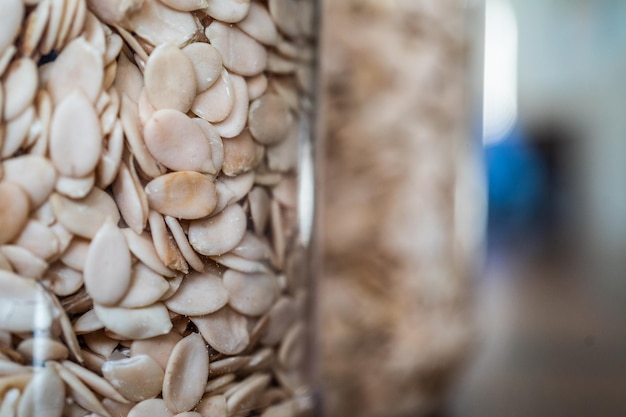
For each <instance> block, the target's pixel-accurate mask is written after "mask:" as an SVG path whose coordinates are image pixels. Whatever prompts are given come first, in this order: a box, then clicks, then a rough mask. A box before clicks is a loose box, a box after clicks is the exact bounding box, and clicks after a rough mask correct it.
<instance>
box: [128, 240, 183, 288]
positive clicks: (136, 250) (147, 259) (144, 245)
mask: <svg viewBox="0 0 626 417" xmlns="http://www.w3.org/2000/svg"><path fill="white" fill-rule="evenodd" d="M122 233H124V236H125V237H126V241H127V242H128V247H129V248H130V251H131V252H132V254H133V255H135V256H136V257H137V258H138V259H139V260H140V261H141V262H143V263H144V264H146V266H148V267H149V268H150V269H152V270H153V271H155V272H157V273H159V274H161V275H163V276H165V277H168V278H171V277H174V276H175V275H176V272H174V271H172V270H171V269H169V268H168V267H166V266H165V264H164V263H163V262H162V261H161V259H160V258H159V255H158V254H157V252H156V249H155V248H154V244H153V243H152V239H151V238H150V235H149V234H148V233H146V232H144V233H142V234H140V235H138V234H137V233H135V232H133V231H132V230H130V229H122Z"/></svg>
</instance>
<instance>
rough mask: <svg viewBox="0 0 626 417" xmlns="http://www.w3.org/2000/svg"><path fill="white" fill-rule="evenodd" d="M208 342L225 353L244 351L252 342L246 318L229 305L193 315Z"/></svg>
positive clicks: (194, 321) (232, 353)
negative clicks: (207, 312)
mask: <svg viewBox="0 0 626 417" xmlns="http://www.w3.org/2000/svg"><path fill="white" fill-rule="evenodd" d="M191 321H192V322H193V323H194V324H195V325H196V327H197V328H198V331H199V332H200V334H201V335H202V337H203V338H204V340H206V342H207V343H208V344H209V345H210V346H211V347H212V348H213V349H215V350H217V351H218V352H220V353H223V354H225V355H237V354H239V353H241V352H243V351H244V350H245V349H246V348H247V347H248V343H249V342H250V335H249V333H248V325H247V321H246V318H245V317H244V316H242V315H241V314H239V313H237V312H236V311H234V310H233V309H231V308H230V307H228V306H225V307H223V308H222V309H220V310H219V311H216V312H215V313H211V314H207V315H206V316H200V317H191Z"/></svg>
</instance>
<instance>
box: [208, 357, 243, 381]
mask: <svg viewBox="0 0 626 417" xmlns="http://www.w3.org/2000/svg"><path fill="white" fill-rule="evenodd" d="M249 361H250V358H248V357H247V356H234V357H232V358H226V359H221V360H219V361H213V362H211V365H210V366H209V375H210V376H211V377H216V376H219V375H225V374H228V373H234V372H237V371H238V370H239V369H240V368H241V367H242V366H244V365H245V364H246V363H248V362H249Z"/></svg>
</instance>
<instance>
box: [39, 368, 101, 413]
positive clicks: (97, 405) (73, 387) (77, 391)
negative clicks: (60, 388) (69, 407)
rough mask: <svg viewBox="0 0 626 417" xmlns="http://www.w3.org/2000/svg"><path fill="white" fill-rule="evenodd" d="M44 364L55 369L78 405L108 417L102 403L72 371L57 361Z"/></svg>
mask: <svg viewBox="0 0 626 417" xmlns="http://www.w3.org/2000/svg"><path fill="white" fill-rule="evenodd" d="M46 366H50V367H52V368H53V369H54V370H55V371H57V373H58V374H59V376H60V377H61V379H63V381H64V382H65V383H66V384H67V385H68V388H69V391H70V393H71V395H72V397H73V398H74V400H75V401H76V402H77V403H78V405H80V406H81V407H83V408H84V409H86V410H89V411H91V412H94V413H98V414H102V415H103V416H109V417H110V415H109V413H108V412H107V410H106V409H105V408H104V407H103V406H102V403H101V402H100V400H98V398H97V397H96V396H95V395H94V394H93V392H91V390H90V389H89V388H87V386H86V385H85V384H83V383H82V382H81V380H80V379H78V378H77V377H76V376H75V375H74V374H73V373H71V372H70V371H69V370H67V368H65V367H64V366H62V365H61V364H59V363H57V362H49V365H48V364H47V365H46ZM61 398H63V397H61Z"/></svg>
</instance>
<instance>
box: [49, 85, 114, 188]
mask: <svg viewBox="0 0 626 417" xmlns="http://www.w3.org/2000/svg"><path fill="white" fill-rule="evenodd" d="M101 149H102V134H101V133H100V122H99V121H98V115H97V114H96V112H95V110H94V108H93V106H92V105H91V103H90V102H89V100H88V99H87V97H86V96H85V95H84V94H83V93H82V92H81V91H80V90H75V91H74V92H73V93H70V94H69V95H68V96H67V97H66V98H65V99H64V100H63V101H62V102H60V103H59V105H58V106H57V107H56V109H55V111H54V114H53V116H52V124H51V126H50V157H51V158H52V162H53V163H54V166H55V167H56V169H57V170H58V171H59V172H60V173H61V174H63V175H67V176H71V177H84V176H86V175H88V174H90V173H91V171H93V169H94V168H95V167H96V164H97V163H98V159H99V158H100V152H101Z"/></svg>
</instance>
